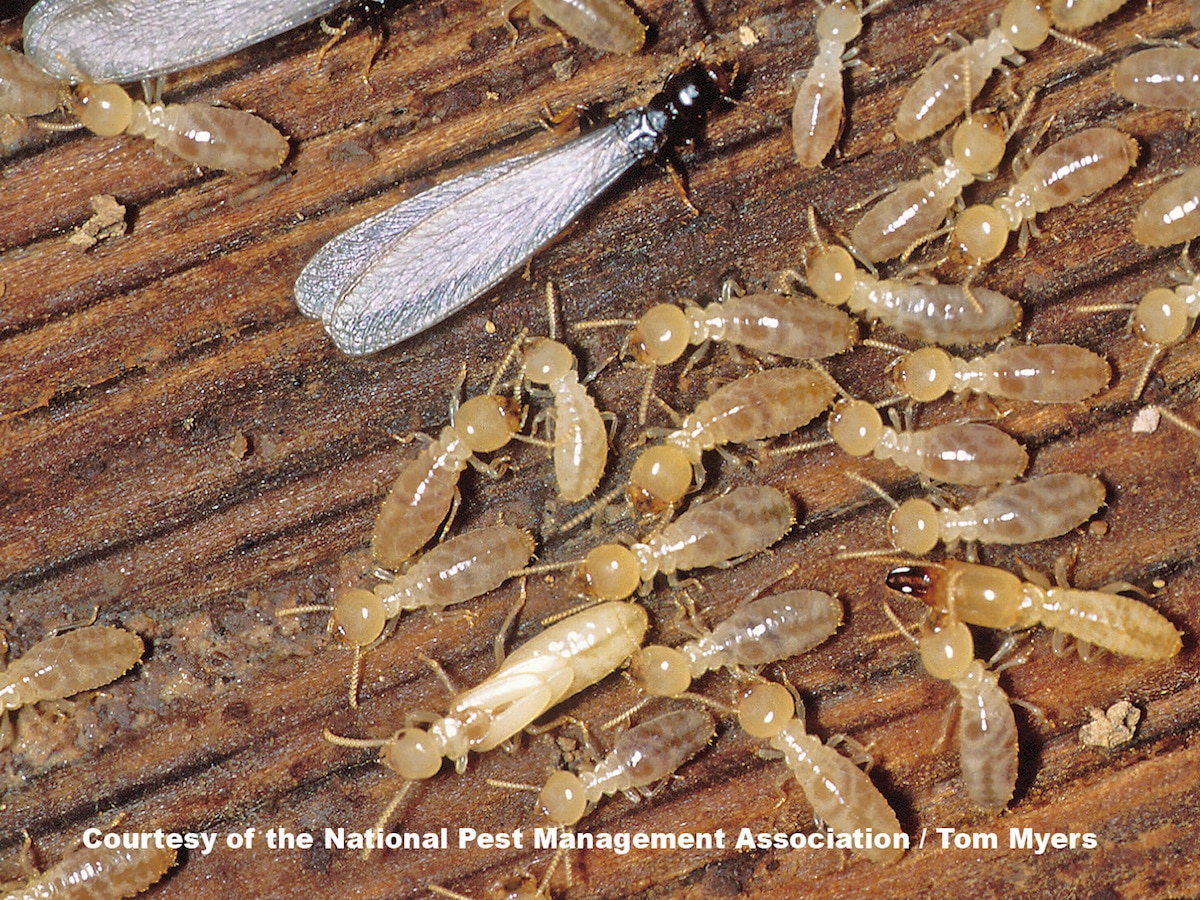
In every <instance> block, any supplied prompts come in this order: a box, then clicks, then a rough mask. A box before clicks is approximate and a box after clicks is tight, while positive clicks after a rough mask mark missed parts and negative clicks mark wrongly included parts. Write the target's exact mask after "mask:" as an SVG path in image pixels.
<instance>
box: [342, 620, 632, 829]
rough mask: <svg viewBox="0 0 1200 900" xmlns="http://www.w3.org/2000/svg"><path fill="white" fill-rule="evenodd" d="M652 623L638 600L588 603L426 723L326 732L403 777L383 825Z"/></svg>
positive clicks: (620, 657)
mask: <svg viewBox="0 0 1200 900" xmlns="http://www.w3.org/2000/svg"><path fill="white" fill-rule="evenodd" d="M648 624H649V620H648V618H647V616H646V611H645V610H644V609H642V607H640V606H638V605H637V604H635V603H602V604H600V605H598V606H593V607H590V608H588V609H585V610H584V611H582V612H579V613H576V614H574V615H572V616H569V617H568V618H565V619H563V620H562V621H560V622H557V623H555V624H554V625H551V626H549V627H548V628H546V630H545V631H543V632H541V633H540V634H538V635H537V636H536V637H534V638H531V639H530V640H528V641H526V642H525V643H524V644H522V645H521V646H520V647H518V648H517V649H516V650H514V651H513V652H512V653H510V654H509V655H508V657H507V658H505V660H504V662H503V663H501V664H500V666H499V668H497V669H496V671H495V672H493V673H492V674H491V675H489V676H488V677H487V678H485V679H484V680H483V681H482V682H480V683H479V684H478V685H476V686H475V687H473V688H469V689H467V690H465V691H462V692H461V693H459V694H457V695H456V696H455V697H454V699H453V700H452V701H451V703H450V709H449V711H448V712H447V713H446V714H445V715H444V716H429V715H423V716H420V717H419V718H421V719H423V720H424V721H426V722H427V723H428V724H427V725H426V726H425V727H417V726H415V725H412V724H410V725H407V726H406V727H404V728H401V729H400V730H399V731H397V732H396V733H395V734H393V735H392V736H391V737H388V738H382V739H356V738H346V737H341V736H340V735H336V734H333V733H332V732H331V731H329V730H328V729H326V731H325V738H326V740H328V741H330V742H332V743H335V744H338V745H340V746H344V747H378V748H379V756H380V762H382V763H383V765H385V766H387V767H388V768H389V769H391V770H392V771H393V772H395V773H396V774H398V775H399V776H400V777H401V778H403V779H404V782H405V783H404V785H403V787H401V789H400V790H399V791H398V792H397V794H396V796H395V797H394V798H393V800H392V802H391V803H389V804H388V807H387V809H385V810H384V812H383V814H382V815H381V816H380V818H379V821H378V823H377V826H376V827H379V828H382V827H383V826H384V824H386V822H387V820H388V819H389V818H391V815H392V812H393V811H394V810H395V808H396V806H397V805H398V804H399V803H400V801H401V800H402V799H403V798H404V795H405V794H406V793H407V791H408V788H409V786H410V785H411V784H412V783H413V782H414V781H421V780H424V779H427V778H432V777H433V776H434V775H436V774H437V772H438V770H439V769H440V768H441V767H442V759H443V757H444V758H446V759H449V760H451V761H453V762H454V764H455V768H456V769H457V770H458V771H459V772H462V771H464V770H465V769H466V767H467V755H468V754H469V753H470V752H471V751H475V752H477V753H485V752H487V751H488V750H492V749H494V748H495V747H497V746H499V745H500V744H502V743H503V742H504V741H506V740H508V739H509V738H511V737H513V736H515V735H516V734H518V733H519V732H520V731H522V730H523V729H525V728H526V727H528V726H529V725H530V724H531V723H532V722H533V720H534V719H536V718H537V717H538V716H540V715H542V714H543V713H545V712H546V711H547V710H549V709H550V708H551V707H553V706H555V705H557V704H558V703H561V702H562V701H563V700H565V699H566V698H567V697H570V696H572V695H574V694H576V693H578V692H579V691H581V690H583V689H584V688H585V687H588V686H589V685H592V684H595V683H596V682H597V681H599V680H600V679H601V678H603V677H604V676H605V675H608V674H609V673H610V672H612V671H613V670H614V669H616V668H617V666H619V665H620V664H621V663H622V662H624V661H625V660H626V659H628V658H629V656H630V654H632V653H633V652H634V651H635V650H636V649H637V648H638V647H640V646H641V643H642V638H643V637H644V636H645V634H646V628H647V626H648ZM410 721H411V720H410Z"/></svg>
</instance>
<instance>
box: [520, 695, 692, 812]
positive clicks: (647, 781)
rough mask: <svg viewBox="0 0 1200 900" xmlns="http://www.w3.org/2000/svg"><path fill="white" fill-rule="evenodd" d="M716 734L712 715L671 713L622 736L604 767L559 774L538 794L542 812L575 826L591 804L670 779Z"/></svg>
mask: <svg viewBox="0 0 1200 900" xmlns="http://www.w3.org/2000/svg"><path fill="white" fill-rule="evenodd" d="M714 734H716V727H715V726H714V724H713V720H712V716H710V715H709V714H708V713H706V712H704V711H703V710H699V709H694V708H690V707H683V708H681V709H675V710H671V711H670V712H666V713H663V714H662V715H659V716H655V717H654V718H653V719H649V720H647V721H645V722H642V723H641V724H639V725H635V726H633V727H632V728H630V729H629V730H627V731H625V732H623V733H622V734H621V736H620V737H618V738H617V740H616V743H615V744H614V745H613V748H612V750H611V751H610V752H609V754H608V755H607V756H605V757H604V759H602V760H601V761H600V762H599V763H597V764H595V765H593V766H583V767H581V768H580V769H579V771H578V772H577V773H576V772H568V771H565V770H563V771H558V772H555V773H554V774H553V775H551V776H550V777H549V778H548V779H546V783H545V785H544V786H543V787H542V789H541V791H540V792H539V794H538V802H539V803H540V804H541V807H542V810H543V811H544V812H545V813H546V815H547V816H548V817H549V819H550V821H552V822H554V823H555V824H556V825H561V826H567V825H574V824H575V823H576V822H578V821H579V820H580V819H582V818H583V816H584V814H585V813H586V812H587V810H588V808H589V806H594V805H595V804H596V803H598V802H599V801H600V800H601V799H602V798H604V797H606V796H609V795H611V794H615V793H616V792H617V791H623V792H624V793H625V794H626V795H628V796H631V797H632V796H636V795H635V794H634V791H636V790H637V789H638V788H645V787H648V786H649V785H652V784H654V783H656V782H659V781H662V780H663V779H664V778H669V777H670V776H671V775H672V774H673V773H674V772H675V771H676V770H677V769H678V768H679V767H680V766H682V765H683V764H684V763H686V762H687V761H688V760H689V759H691V758H692V757H693V756H695V755H696V754H697V753H699V752H700V751H701V750H703V749H704V748H705V747H706V746H708V743H709V742H710V741H711V740H712V739H713V735H714Z"/></svg>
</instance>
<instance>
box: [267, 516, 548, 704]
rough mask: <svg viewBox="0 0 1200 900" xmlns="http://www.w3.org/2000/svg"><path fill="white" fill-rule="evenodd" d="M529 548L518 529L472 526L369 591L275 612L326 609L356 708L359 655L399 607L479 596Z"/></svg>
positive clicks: (523, 559)
mask: <svg viewBox="0 0 1200 900" xmlns="http://www.w3.org/2000/svg"><path fill="white" fill-rule="evenodd" d="M533 548H534V541H533V538H532V537H531V536H530V534H529V533H528V532H527V531H524V530H522V529H520V528H513V527H511V526H508V525H493V526H487V527H483V528H476V529H474V530H473V531H468V532H467V533H466V534H461V535H458V536H457V537H452V538H450V539H448V540H446V541H444V542H442V543H440V544H438V545H437V546H436V547H434V548H433V549H431V550H430V551H429V552H427V553H425V554H423V555H422V556H421V557H419V558H418V559H417V560H416V561H415V562H413V564H412V565H411V566H409V567H408V568H407V569H405V570H404V571H403V572H402V573H401V574H399V575H397V576H396V577H395V578H393V579H391V580H389V581H385V582H383V583H382V584H378V585H376V586H375V588H374V590H370V591H368V590H365V589H363V588H352V589H350V590H347V591H343V592H341V593H340V594H338V596H337V598H336V599H335V600H334V602H333V605H332V606H329V605H324V604H314V605H310V606H298V607H293V608H290V609H281V610H278V611H277V613H276V614H277V615H293V614H296V613H307V612H320V611H329V613H330V618H329V630H330V631H331V632H333V634H334V635H335V636H337V637H338V638H339V639H341V640H343V641H345V642H346V643H348V644H351V645H352V646H353V647H354V662H353V668H352V669H351V674H350V705H351V706H352V707H357V706H358V676H359V672H360V669H361V664H362V655H363V653H364V652H365V651H367V650H369V649H371V648H372V647H374V646H375V645H376V644H377V643H378V642H379V641H380V640H381V639H382V638H383V637H384V634H385V630H386V629H387V628H388V627H389V626H390V625H394V624H395V622H396V621H397V620H398V619H399V616H400V613H401V612H403V611H404V610H413V609H421V608H425V609H430V610H433V611H440V610H443V609H445V608H446V607H448V606H453V605H456V604H459V603H466V602H467V601H468V600H473V599H475V598H476V597H481V596H483V595H484V594H486V593H488V592H489V591H492V590H495V589H496V588H498V587H500V585H501V584H503V583H504V582H505V581H506V580H507V579H508V578H509V577H511V576H513V575H515V574H517V573H518V572H519V571H520V570H521V569H522V568H523V567H524V566H525V565H526V564H527V563H528V562H529V559H530V557H532V556H533Z"/></svg>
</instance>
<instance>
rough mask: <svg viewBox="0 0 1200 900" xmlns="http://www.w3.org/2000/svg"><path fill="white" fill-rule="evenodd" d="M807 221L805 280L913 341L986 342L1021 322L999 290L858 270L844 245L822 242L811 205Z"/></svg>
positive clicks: (834, 301) (826, 295) (1016, 308)
mask: <svg viewBox="0 0 1200 900" xmlns="http://www.w3.org/2000/svg"><path fill="white" fill-rule="evenodd" d="M808 221H809V228H810V229H811V230H812V234H813V237H814V239H815V240H816V241H817V246H816V247H815V248H810V249H809V250H808V252H807V253H806V254H805V261H804V263H805V281H806V282H807V284H808V286H809V287H810V288H811V289H812V291H813V293H814V294H816V295H817V297H819V298H820V299H821V300H823V301H825V302H826V303H829V304H830V305H832V306H841V305H842V304H845V305H847V306H849V307H850V309H851V310H853V311H854V312H857V313H860V314H861V315H864V316H866V317H867V318H868V319H870V320H871V321H875V320H879V321H882V322H883V323H884V324H885V325H887V326H889V327H890V328H894V329H895V330H896V331H898V332H900V333H901V334H906V335H908V336H909V337H912V338H915V339H916V340H918V341H922V342H924V343H929V344H939V345H943V346H951V347H958V346H967V345H970V344H986V343H991V342H992V341H996V340H999V339H1000V338H1002V337H1004V336H1006V335H1007V334H1009V333H1010V332H1011V331H1012V330H1013V329H1014V328H1016V327H1017V325H1019V324H1020V322H1021V307H1020V305H1019V304H1018V303H1017V302H1016V301H1014V300H1012V299H1010V298H1008V297H1006V296H1004V295H1003V294H1001V293H999V292H998V291H992V290H987V289H986V288H971V289H967V288H966V287H965V286H963V285H961V284H922V283H918V282H910V281H904V280H901V279H898V278H879V277H878V276H876V275H873V274H871V273H870V272H866V271H864V270H862V269H859V268H858V266H857V264H856V263H855V262H854V257H852V256H851V255H850V253H849V252H848V251H847V250H846V249H845V248H844V247H836V246H832V245H827V244H825V243H824V241H822V239H821V236H820V233H819V231H818V229H817V223H816V215H815V213H814V212H813V209H812V207H809V210H808Z"/></svg>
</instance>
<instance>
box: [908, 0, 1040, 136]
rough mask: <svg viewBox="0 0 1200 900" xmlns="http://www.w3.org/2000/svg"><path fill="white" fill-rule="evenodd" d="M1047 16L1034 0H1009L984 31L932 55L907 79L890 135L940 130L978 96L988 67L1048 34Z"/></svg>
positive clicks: (1032, 46) (1029, 47) (1017, 56)
mask: <svg viewBox="0 0 1200 900" xmlns="http://www.w3.org/2000/svg"><path fill="white" fill-rule="evenodd" d="M1050 33H1051V30H1050V19H1049V18H1048V17H1047V16H1046V13H1045V12H1044V11H1043V10H1042V7H1041V4H1040V3H1038V2H1036V0H1009V2H1008V3H1006V4H1005V6H1004V10H1003V11H1002V12H1001V13H1000V21H999V22H998V23H997V25H996V27H994V28H992V29H991V31H990V32H988V35H987V37H982V38H978V39H976V40H975V41H973V42H972V43H970V44H968V45H967V46H965V47H962V48H960V49H958V50H955V51H953V52H951V53H947V54H946V55H945V56H943V57H941V58H940V59H938V60H937V61H936V62H934V63H933V65H931V66H929V67H928V68H927V69H926V70H925V71H924V72H922V73H921V75H920V76H919V77H918V78H917V79H916V80H915V81H914V82H913V83H912V85H911V86H910V87H909V89H908V91H907V93H905V95H904V98H903V99H902V100H901V101H900V108H899V109H898V110H897V112H896V125H895V130H896V136H897V137H899V138H900V139H901V140H902V141H919V140H921V139H922V138H926V137H929V136H930V135H931V134H935V133H936V132H938V131H941V130H942V129H943V128H945V127H946V126H947V125H949V124H950V123H951V122H953V121H954V119H955V117H956V116H957V115H958V114H959V113H961V112H962V111H963V110H965V109H968V108H969V107H970V105H971V102H972V101H973V100H974V99H975V98H976V97H977V96H979V92H980V91H982V90H983V85H984V83H985V82H986V81H987V80H988V77H989V76H990V75H991V74H992V70H993V69H996V68H998V67H999V66H1000V64H1001V62H1002V61H1003V60H1005V59H1008V58H1013V59H1016V60H1020V59H1021V56H1020V52H1021V51H1027V50H1034V49H1036V48H1037V47H1040V46H1041V45H1042V42H1043V41H1045V40H1046V38H1047V37H1048V36H1049V35H1050Z"/></svg>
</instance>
